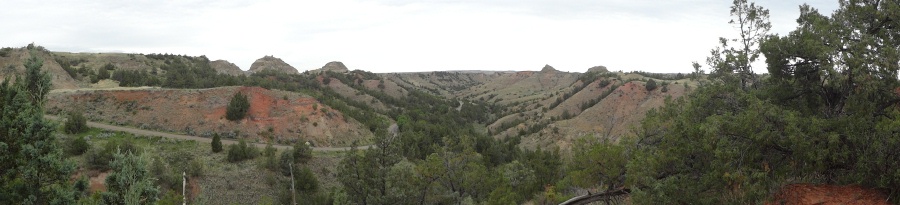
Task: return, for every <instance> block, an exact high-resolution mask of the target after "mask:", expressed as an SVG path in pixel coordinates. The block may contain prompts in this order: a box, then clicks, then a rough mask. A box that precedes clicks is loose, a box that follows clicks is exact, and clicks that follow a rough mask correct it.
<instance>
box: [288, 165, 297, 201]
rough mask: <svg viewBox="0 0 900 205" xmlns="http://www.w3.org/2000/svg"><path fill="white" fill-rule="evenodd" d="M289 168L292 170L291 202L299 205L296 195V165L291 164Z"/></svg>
mask: <svg viewBox="0 0 900 205" xmlns="http://www.w3.org/2000/svg"><path fill="white" fill-rule="evenodd" d="M288 166H289V167H290V168H291V202H292V203H293V204H294V205H297V196H296V195H297V194H295V193H296V191H294V163H291V164H290V165H288Z"/></svg>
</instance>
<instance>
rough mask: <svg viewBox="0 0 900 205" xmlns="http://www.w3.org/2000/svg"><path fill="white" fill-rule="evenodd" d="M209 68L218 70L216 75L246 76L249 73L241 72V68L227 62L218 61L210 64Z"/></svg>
mask: <svg viewBox="0 0 900 205" xmlns="http://www.w3.org/2000/svg"><path fill="white" fill-rule="evenodd" d="M209 67H212V69H214V70H216V73H219V74H226V75H233V76H238V75H246V74H247V73H246V72H244V71H243V70H241V68H240V67H238V66H237V65H235V64H234V63H231V62H228V61H226V60H216V61H212V62H209Z"/></svg>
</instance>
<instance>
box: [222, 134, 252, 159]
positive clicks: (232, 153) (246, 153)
mask: <svg viewBox="0 0 900 205" xmlns="http://www.w3.org/2000/svg"><path fill="white" fill-rule="evenodd" d="M257 155H259V150H257V149H256V146H253V145H248V144H247V142H245V141H244V140H243V139H241V140H240V141H239V142H238V143H237V144H231V145H229V146H228V158H227V159H228V161H229V162H240V161H244V160H248V159H253V158H256V156H257Z"/></svg>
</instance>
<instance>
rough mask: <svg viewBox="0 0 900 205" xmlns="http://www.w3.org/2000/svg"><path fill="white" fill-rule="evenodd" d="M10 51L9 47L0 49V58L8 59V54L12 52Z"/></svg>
mask: <svg viewBox="0 0 900 205" xmlns="http://www.w3.org/2000/svg"><path fill="white" fill-rule="evenodd" d="M12 50H13V49H12V48H10V47H3V48H0V57H9V52H12Z"/></svg>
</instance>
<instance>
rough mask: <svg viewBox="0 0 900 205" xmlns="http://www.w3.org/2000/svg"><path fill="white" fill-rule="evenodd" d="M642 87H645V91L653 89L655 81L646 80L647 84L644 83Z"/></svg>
mask: <svg viewBox="0 0 900 205" xmlns="http://www.w3.org/2000/svg"><path fill="white" fill-rule="evenodd" d="M644 88H646V89H647V91H653V90H655V89H656V81H655V80H653V79H650V80H648V81H647V84H644Z"/></svg>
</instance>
